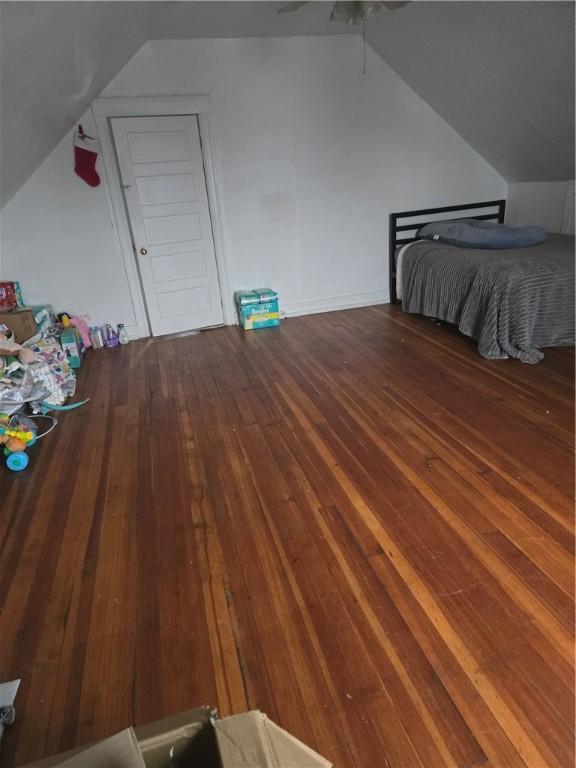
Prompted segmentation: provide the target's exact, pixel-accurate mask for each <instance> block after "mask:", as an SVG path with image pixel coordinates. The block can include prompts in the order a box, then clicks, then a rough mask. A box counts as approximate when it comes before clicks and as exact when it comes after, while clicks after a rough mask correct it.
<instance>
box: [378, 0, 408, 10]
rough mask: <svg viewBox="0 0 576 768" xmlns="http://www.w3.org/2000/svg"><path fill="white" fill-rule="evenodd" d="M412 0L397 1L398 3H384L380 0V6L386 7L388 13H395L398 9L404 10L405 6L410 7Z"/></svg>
mask: <svg viewBox="0 0 576 768" xmlns="http://www.w3.org/2000/svg"><path fill="white" fill-rule="evenodd" d="M411 2H412V0H403V1H402V0H398V2H384V0H382V5H384V6H386V8H388V10H389V11H396V10H397V9H398V8H404V6H405V5H410V3H411Z"/></svg>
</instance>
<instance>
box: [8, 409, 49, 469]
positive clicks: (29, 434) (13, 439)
mask: <svg viewBox="0 0 576 768" xmlns="http://www.w3.org/2000/svg"><path fill="white" fill-rule="evenodd" d="M39 418H43V419H47V420H48V421H49V426H48V428H47V429H45V430H44V431H43V432H42V433H40V434H38V425H37V423H36V420H37V419H39ZM56 424H57V421H56V419H54V418H53V417H52V416H24V415H23V414H17V415H14V416H8V414H6V413H0V445H3V446H4V456H6V466H7V467H8V469H11V470H12V472H21V471H22V470H23V469H26V467H27V466H28V462H29V459H28V455H27V454H26V451H27V450H28V448H30V446H32V445H34V443H35V442H36V441H37V440H39V439H40V438H41V437H44V436H45V435H47V434H48V433H49V432H51V431H52V430H53V429H54V427H55V426H56Z"/></svg>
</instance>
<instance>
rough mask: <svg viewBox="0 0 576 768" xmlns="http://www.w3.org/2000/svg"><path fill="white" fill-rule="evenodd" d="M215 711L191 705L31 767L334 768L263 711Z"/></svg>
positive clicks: (31, 764) (33, 764) (30, 767)
mask: <svg viewBox="0 0 576 768" xmlns="http://www.w3.org/2000/svg"><path fill="white" fill-rule="evenodd" d="M211 715H212V712H211V710H210V709H209V708H207V707H199V708H197V709H191V710H189V711H188V712H183V713H182V714H180V715H175V716H174V717H167V718H165V719H164V720H158V721H157V722H155V723H150V724H149V725H145V726H142V727H140V728H136V729H135V730H133V729H132V728H128V730H126V731H122V732H121V733H118V734H116V735H115V736H112V738H110V739H105V740H104V741H100V742H98V743H97V744H94V745H93V746H91V747H89V748H87V749H81V750H73V751H71V752H66V753H63V754H61V755H55V756H54V757H51V758H47V759H46V760H40V761H39V762H35V763H30V764H29V765H28V766H27V768H56V767H57V768H111V766H113V767H114V768H332V763H330V762H329V761H328V760H326V759H325V758H323V757H322V756H321V755H319V754H318V753H317V752H314V750H312V749H310V748H309V747H307V746H306V745H305V744H302V742H301V741H298V739H296V738H295V737H294V736H292V735H291V734H289V733H288V732H287V731H285V730H283V729H282V728H280V727H279V726H278V725H276V723H273V722H272V721H271V720H269V719H268V718H267V717H266V715H264V714H263V713H262V712H258V711H252V712H245V713H244V714H241V715H232V716H230V717H224V718H222V719H221V720H215V719H214V718H213V717H212V716H211Z"/></svg>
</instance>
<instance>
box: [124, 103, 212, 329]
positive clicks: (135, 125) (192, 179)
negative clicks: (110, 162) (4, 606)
mask: <svg viewBox="0 0 576 768" xmlns="http://www.w3.org/2000/svg"><path fill="white" fill-rule="evenodd" d="M111 128H112V134H113V136H114V143H115V146H116V152H117V156H118V164H119V168H120V176H121V181H122V186H123V190H124V196H125V200H126V208H127V212H128V217H129V219H130V226H131V229H132V237H133V241H134V250H135V253H136V259H137V262H138V267H139V272H140V277H141V282H142V288H143V291H144V295H145V299H146V307H147V312H148V317H149V320H150V326H151V330H152V333H153V335H154V336H159V335H162V334H167V333H179V332H182V331H188V330H194V329H197V328H206V327H208V326H213V325H219V324H221V323H222V322H223V316H222V302H221V296H220V286H219V281H218V270H217V266H216V257H215V252H214V242H213V237H212V226H211V220H210V209H209V205H208V196H207V192H206V180H205V176H204V165H203V157H202V146H201V143H200V134H199V130H198V121H197V119H196V116H194V115H163V116H147V117H119V118H112V119H111Z"/></svg>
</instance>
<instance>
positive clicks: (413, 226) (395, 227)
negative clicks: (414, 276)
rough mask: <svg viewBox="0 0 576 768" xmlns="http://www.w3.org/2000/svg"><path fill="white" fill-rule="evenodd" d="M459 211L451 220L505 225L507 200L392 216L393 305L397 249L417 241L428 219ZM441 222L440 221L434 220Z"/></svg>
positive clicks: (391, 289) (422, 210) (391, 287)
mask: <svg viewBox="0 0 576 768" xmlns="http://www.w3.org/2000/svg"><path fill="white" fill-rule="evenodd" d="M483 208H485V209H488V208H489V209H494V208H495V209H496V210H491V212H490V213H483V214H479V215H478V214H473V215H471V214H469V213H466V211H477V210H480V209H483ZM457 211H459V212H460V213H461V214H462V215H461V216H450V218H451V219H482V220H485V221H490V220H491V219H492V220H495V221H498V222H499V223H500V224H504V214H505V211H506V200H490V201H489V202H487V203H471V204H470V205H446V206H444V208H422V209H421V210H419V211H401V212H400V213H391V214H390V245H389V249H390V258H389V273H390V301H391V302H392V303H393V302H395V301H396V258H395V256H396V249H397V248H398V246H400V245H404V244H405V243H412V242H414V240H417V239H418V238H417V237H416V232H417V230H418V229H420V227H423V226H424V225H425V224H429V223H430V219H428V218H424V219H422V218H421V217H422V216H425V217H428V216H433V215H434V214H437V213H455V212H457ZM411 218H418V219H419V221H415V222H414V221H413V222H410V223H409V224H399V223H398V222H399V221H401V220H402V219H411ZM433 220H434V221H439V219H433ZM399 232H400V233H404V232H407V233H412V235H411V236H403V235H402V234H401V235H400V236H398V233H399Z"/></svg>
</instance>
